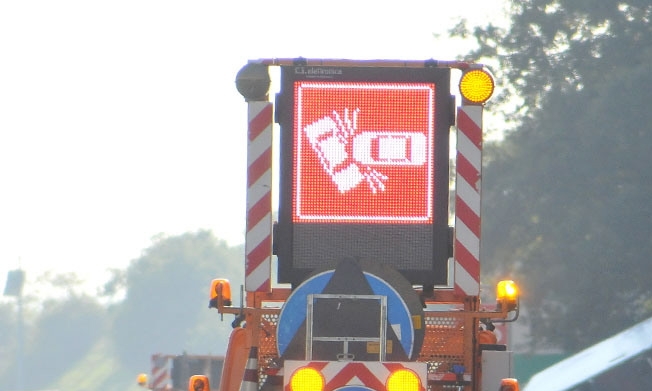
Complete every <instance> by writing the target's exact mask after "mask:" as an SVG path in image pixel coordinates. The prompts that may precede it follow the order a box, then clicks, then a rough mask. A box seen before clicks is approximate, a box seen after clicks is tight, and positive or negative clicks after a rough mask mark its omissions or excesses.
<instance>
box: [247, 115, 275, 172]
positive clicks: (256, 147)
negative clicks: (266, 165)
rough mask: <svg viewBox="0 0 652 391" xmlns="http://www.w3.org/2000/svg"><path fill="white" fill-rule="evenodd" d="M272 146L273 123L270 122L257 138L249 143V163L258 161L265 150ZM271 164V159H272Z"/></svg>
mask: <svg viewBox="0 0 652 391" xmlns="http://www.w3.org/2000/svg"><path fill="white" fill-rule="evenodd" d="M271 148H272V124H269V125H268V126H267V127H265V129H264V130H263V131H262V132H261V133H260V134H259V135H258V137H256V138H255V139H253V140H251V141H249V144H248V145H247V163H248V164H251V163H253V162H255V161H256V159H258V158H259V157H260V156H261V155H262V154H263V153H265V151H267V150H268V149H271ZM270 164H271V161H270Z"/></svg>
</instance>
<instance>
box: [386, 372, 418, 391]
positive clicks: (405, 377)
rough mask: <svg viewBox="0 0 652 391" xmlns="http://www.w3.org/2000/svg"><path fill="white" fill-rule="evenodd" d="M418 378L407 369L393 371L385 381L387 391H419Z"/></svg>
mask: <svg viewBox="0 0 652 391" xmlns="http://www.w3.org/2000/svg"><path fill="white" fill-rule="evenodd" d="M420 388H421V387H420V384H419V377H418V376H417V374H416V373H414V372H412V371H411V370H409V369H399V370H396V371H394V372H393V373H392V374H391V375H389V378H388V379H387V386H386V389H387V391H419V389H420Z"/></svg>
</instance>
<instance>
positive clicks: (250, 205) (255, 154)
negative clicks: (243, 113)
mask: <svg viewBox="0 0 652 391" xmlns="http://www.w3.org/2000/svg"><path fill="white" fill-rule="evenodd" d="M248 106H249V107H248V119H249V126H248V140H247V227H246V230H247V233H246V236H245V289H246V290H247V292H269V291H270V289H271V272H272V121H273V106H272V103H270V102H253V101H252V102H249V103H248Z"/></svg>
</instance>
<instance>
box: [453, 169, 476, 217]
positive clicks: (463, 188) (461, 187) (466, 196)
mask: <svg viewBox="0 0 652 391" xmlns="http://www.w3.org/2000/svg"><path fill="white" fill-rule="evenodd" d="M477 186H478V187H479V186H480V183H478V184H477ZM455 194H456V195H457V196H458V197H460V199H462V200H463V201H464V203H465V204H466V205H467V206H468V207H469V208H471V210H472V211H473V213H475V215H476V216H480V193H479V192H478V190H477V189H476V188H475V187H473V186H472V185H471V184H470V183H469V182H467V181H466V180H465V179H464V178H463V177H462V176H459V175H458V177H457V183H456V184H455Z"/></svg>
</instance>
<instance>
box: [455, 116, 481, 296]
mask: <svg viewBox="0 0 652 391" xmlns="http://www.w3.org/2000/svg"><path fill="white" fill-rule="evenodd" d="M456 170H457V173H456V182H455V183H456V185H455V186H456V187H455V245H454V254H455V255H454V259H455V293H456V294H457V295H458V296H477V295H479V294H480V226H481V225H480V222H481V218H480V216H481V214H480V198H481V170H482V106H462V107H459V108H458V110H457V160H456Z"/></svg>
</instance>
